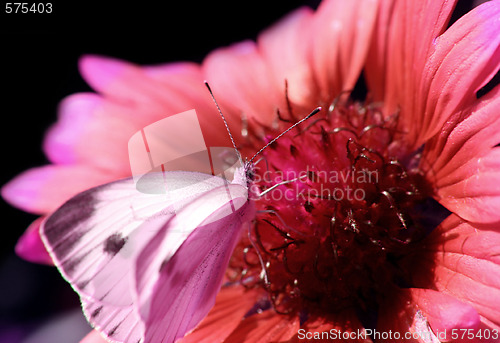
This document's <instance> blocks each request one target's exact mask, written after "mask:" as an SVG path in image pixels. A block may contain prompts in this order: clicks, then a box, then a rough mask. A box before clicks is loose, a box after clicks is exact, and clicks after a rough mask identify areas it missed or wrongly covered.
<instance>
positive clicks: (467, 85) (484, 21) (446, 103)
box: [419, 1, 500, 142]
mask: <svg viewBox="0 0 500 343" xmlns="http://www.w3.org/2000/svg"><path fill="white" fill-rule="evenodd" d="M499 16H500V6H499V4H498V2H496V1H493V2H487V3H485V4H483V5H481V6H479V7H476V8H475V9H474V10H472V11H471V12H469V13H468V14H466V15H465V16H463V17H462V18H461V19H459V20H458V21H457V22H456V23H454V24H453V25H452V26H451V27H450V28H449V29H448V30H447V31H446V32H445V33H444V34H442V35H441V36H439V37H438V38H436V40H435V42H434V49H433V50H432V52H431V54H430V56H429V60H428V61H427V63H426V65H425V67H424V75H423V79H422V89H421V90H420V91H421V93H420V94H421V95H420V97H419V98H420V99H421V100H423V102H422V101H420V102H419V103H423V104H425V107H423V108H422V111H423V112H420V113H422V114H423V121H422V126H421V130H420V131H419V142H423V141H425V140H427V139H429V138H430V137H432V136H433V135H434V134H436V133H438V132H439V131H440V130H441V127H442V126H443V124H444V123H445V122H447V121H448V122H449V121H452V120H453V121H457V122H458V121H460V119H461V118H460V116H463V114H462V115H460V114H457V115H456V113H457V112H459V111H460V109H463V108H464V107H465V106H468V105H470V104H472V103H473V102H476V101H477V100H476V96H475V94H476V91H478V90H479V89H480V88H481V87H482V86H484V85H485V84H486V83H487V82H488V81H489V80H490V79H491V78H492V77H493V75H495V73H496V72H497V70H498V68H499V67H500V35H499V34H498V32H499V31H500V21H499V20H498V17H499Z"/></svg>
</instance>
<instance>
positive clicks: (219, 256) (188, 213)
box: [136, 184, 253, 343]
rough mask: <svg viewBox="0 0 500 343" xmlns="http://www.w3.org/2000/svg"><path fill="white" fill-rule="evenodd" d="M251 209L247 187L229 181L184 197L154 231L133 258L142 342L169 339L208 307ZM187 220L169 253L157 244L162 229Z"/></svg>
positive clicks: (192, 323) (185, 329)
mask: <svg viewBox="0 0 500 343" xmlns="http://www.w3.org/2000/svg"><path fill="white" fill-rule="evenodd" d="M252 213H253V207H252V204H251V203H250V202H249V201H248V194H247V189H246V188H245V187H243V186H241V185H235V184H229V185H226V186H224V187H219V188H217V189H214V190H212V191H210V192H208V193H206V194H204V195H202V196H201V197H200V198H199V199H197V200H196V201H194V202H192V203H190V204H189V205H188V206H186V207H185V208H183V210H182V211H181V212H179V213H178V214H177V216H176V217H175V218H173V219H172V220H171V223H169V225H168V226H166V227H164V228H163V229H162V231H164V232H159V234H158V236H157V237H155V239H153V240H151V241H150V243H149V244H148V245H147V246H146V248H145V249H144V250H143V251H142V253H141V255H140V256H139V259H138V261H137V268H136V270H137V278H136V280H137V287H138V291H137V294H138V295H139V299H138V300H139V301H138V303H139V305H140V315H141V317H142V318H144V321H145V322H146V336H145V338H146V340H145V341H146V342H151V343H160V342H174V341H175V340H176V339H178V338H181V337H183V336H184V335H185V334H186V333H187V332H189V331H190V330H192V329H193V328H194V327H195V326H196V325H197V324H198V323H199V322H200V321H201V320H202V319H203V318H204V317H205V316H206V315H207V314H208V312H209V311H210V309H211V308H212V307H213V305H214V303H215V297H216V295H217V293H218V291H219V289H220V287H221V284H222V280H223V277H224V274H225V270H226V268H227V265H228V262H229V258H230V256H231V254H232V252H233V249H234V246H235V244H236V242H237V241H238V239H239V237H240V233H241V230H240V228H241V226H242V225H243V223H244V222H245V221H247V220H248V219H249V218H250V215H251V214H252ZM179 223H189V225H193V227H194V228H190V231H191V234H190V235H189V237H187V239H186V240H185V241H184V242H183V244H182V245H181V246H180V247H179V248H178V250H177V251H176V253H175V254H174V255H173V256H172V257H171V258H169V259H164V255H163V254H162V253H161V250H162V248H163V246H164V245H165V244H168V242H169V237H168V232H169V231H171V230H175V227H176V226H177V225H178V224H179Z"/></svg>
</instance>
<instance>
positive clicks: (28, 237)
mask: <svg viewBox="0 0 500 343" xmlns="http://www.w3.org/2000/svg"><path fill="white" fill-rule="evenodd" d="M44 219H45V217H40V218H38V219H36V220H35V221H34V222H33V223H31V225H30V226H28V228H27V229H26V231H25V232H24V233H23V235H22V236H21V238H19V240H18V241H17V244H16V254H17V255H18V256H19V257H21V258H23V259H25V260H26V261H30V262H34V263H42V264H49V265H53V264H54V263H53V262H52V258H51V257H50V255H49V253H48V252H47V250H46V249H45V245H43V242H42V239H41V238H40V232H39V229H40V224H41V223H42V221H43V220H44Z"/></svg>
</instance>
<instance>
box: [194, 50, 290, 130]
mask: <svg viewBox="0 0 500 343" xmlns="http://www.w3.org/2000/svg"><path fill="white" fill-rule="evenodd" d="M203 71H204V74H205V77H206V79H207V81H208V83H209V84H210V86H211V87H212V90H213V92H214V95H215V98H216V99H217V101H218V102H219V104H220V105H221V107H222V111H223V112H224V113H228V112H229V113H234V114H235V115H237V116H241V115H245V116H246V117H247V118H248V119H254V120H257V121H259V122H261V123H263V124H267V125H269V124H271V123H272V122H273V120H274V119H276V108H277V105H278V104H279V103H280V102H281V100H280V99H284V93H283V92H281V89H282V88H281V87H280V88H279V89H277V88H276V87H275V84H274V80H273V79H272V78H271V77H270V75H271V71H270V70H269V68H268V66H267V65H266V64H265V62H264V60H263V58H262V56H261V55H260V54H259V51H258V49H257V46H256V45H255V43H253V42H250V41H246V42H242V43H238V44H234V45H232V46H230V47H228V48H223V49H218V50H215V51H214V52H212V53H211V54H209V55H208V56H207V57H206V58H205V60H204V61H203ZM233 121H234V126H236V125H237V124H239V123H238V119H237V118H234V120H233ZM240 121H241V120H240ZM237 133H238V132H237ZM233 135H234V132H233Z"/></svg>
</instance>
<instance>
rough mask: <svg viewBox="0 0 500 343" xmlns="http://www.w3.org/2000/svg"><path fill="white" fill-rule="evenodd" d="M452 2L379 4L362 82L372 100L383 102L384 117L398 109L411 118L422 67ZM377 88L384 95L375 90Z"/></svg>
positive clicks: (447, 17)
mask: <svg viewBox="0 0 500 343" xmlns="http://www.w3.org/2000/svg"><path fill="white" fill-rule="evenodd" d="M455 2H456V1H453V0H452V1H446V0H445V1H433V0H423V1H390V0H389V1H383V2H382V3H381V6H380V12H379V16H378V23H377V31H376V32H375V35H374V40H373V41H372V46H371V48H370V55H369V57H368V59H367V61H368V64H367V68H366V78H367V82H368V85H370V86H373V88H370V89H374V95H375V100H385V106H386V109H387V114H388V115H389V114H392V113H394V112H395V111H396V110H397V108H398V105H400V106H401V107H402V108H404V109H405V111H408V114H405V113H402V115H408V116H412V113H413V112H412V108H413V100H414V99H413V98H414V97H415V92H416V91H417V90H418V89H419V84H420V81H419V80H420V78H421V74H422V70H423V64H424V63H425V60H426V58H427V56H428V54H429V50H430V49H431V48H432V44H433V40H434V38H435V37H437V36H438V35H439V34H441V33H442V32H443V31H444V29H445V28H446V24H447V22H448V19H449V17H450V16H451V13H452V11H453V8H454V6H455ZM381 76H382V77H381ZM384 76H385V77H384ZM383 80H385V83H384V81H383ZM379 86H381V87H382V89H383V90H384V91H385V94H384V93H382V92H381V91H380V90H379V89H376V88H377V87H379ZM382 97H383V98H382ZM408 120H409V121H410V120H411V119H408ZM415 120H416V119H415V118H414V120H413V121H414V122H415Z"/></svg>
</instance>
